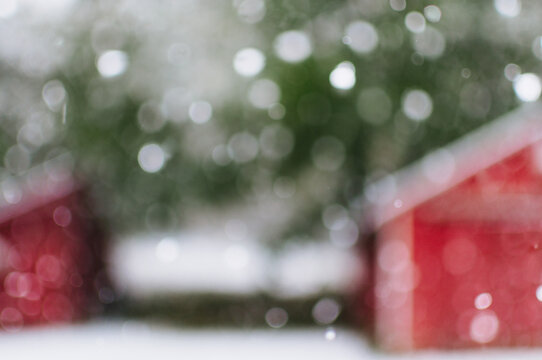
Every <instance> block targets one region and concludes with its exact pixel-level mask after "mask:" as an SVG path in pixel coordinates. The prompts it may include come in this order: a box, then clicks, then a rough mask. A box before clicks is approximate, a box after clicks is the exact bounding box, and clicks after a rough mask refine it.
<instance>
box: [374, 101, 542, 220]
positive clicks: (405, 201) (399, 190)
mask: <svg viewBox="0 0 542 360" xmlns="http://www.w3.org/2000/svg"><path fill="white" fill-rule="evenodd" d="M541 139H542V104H540V103H530V104H526V105H523V106H521V107H519V108H518V109H516V110H514V111H512V112H510V113H508V114H506V115H504V116H502V117H500V118H498V119H496V120H494V121H492V122H490V123H488V124H486V125H483V126H481V127H480V128H478V129H476V130H474V131H472V132H470V133H468V134H466V135H464V136H463V137H461V138H459V139H458V140H456V141H454V142H452V143H450V144H449V145H447V146H445V147H443V148H440V149H437V150H435V151H433V152H431V153H429V154H428V155H426V156H424V157H423V158H421V159H420V160H418V161H416V162H414V163H412V164H411V165H409V166H407V167H405V168H403V169H401V170H399V171H397V172H395V173H393V174H390V175H387V176H385V177H383V178H381V179H379V180H378V181H376V182H373V183H371V184H369V185H368V186H366V188H365V193H364V194H365V198H366V199H367V202H366V203H365V210H366V214H369V220H370V222H371V224H372V226H374V227H376V228H378V227H380V226H381V225H383V224H384V223H386V222H388V221H390V220H392V219H394V218H396V217H397V216H399V215H401V214H404V213H406V212H408V211H409V210H411V209H413V208H414V207H416V206H417V205H419V204H421V203H423V202H425V201H427V200H429V199H431V198H433V197H435V196H437V195H439V194H441V193H442V192H444V191H446V190H448V189H450V188H452V187H453V186H455V185H457V184H459V183H461V182H462V181H464V180H466V179H467V178H469V177H470V176H472V175H475V174H476V173H478V172H480V171H481V170H483V169H486V168H488V167H489V166H491V165H494V164H496V163H498V162H499V161H501V160H503V159H505V158H506V157H508V156H510V155H512V154H514V153H516V152H517V151H520V150H522V149H524V148H526V147H528V146H530V145H532V144H534V143H535V142H537V141H539V140H541Z"/></svg>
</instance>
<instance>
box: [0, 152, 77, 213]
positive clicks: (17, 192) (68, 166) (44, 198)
mask: <svg viewBox="0 0 542 360" xmlns="http://www.w3.org/2000/svg"><path fill="white" fill-rule="evenodd" d="M72 165H73V164H72V158H71V156H70V155H69V154H68V153H65V154H62V155H59V156H57V157H55V158H53V159H51V160H48V161H46V162H44V163H42V164H40V165H37V166H35V167H32V168H30V169H28V170H27V171H25V172H24V173H23V174H20V175H18V176H16V177H11V176H6V177H3V178H0V223H3V222H5V221H8V220H10V219H13V218H15V217H17V216H19V215H22V214H25V213H27V212H29V211H32V210H34V209H37V208H39V207H40V206H43V205H44V204H47V203H49V202H51V201H55V200H58V199H61V198H63V197H64V196H66V195H68V194H70V193H71V192H73V191H74V190H76V189H77V185H76V182H75V180H74V178H73V174H72Z"/></svg>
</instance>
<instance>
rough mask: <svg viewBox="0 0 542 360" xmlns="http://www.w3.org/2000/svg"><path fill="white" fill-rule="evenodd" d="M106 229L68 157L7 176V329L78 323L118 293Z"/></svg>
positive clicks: (1, 257)
mask: <svg viewBox="0 0 542 360" xmlns="http://www.w3.org/2000/svg"><path fill="white" fill-rule="evenodd" d="M102 252H103V235H102V234H101V233H100V232H99V230H98V227H97V226H96V224H95V221H94V219H93V218H92V215H91V212H90V211H89V208H88V205H87V203H86V200H85V196H84V191H83V190H82V188H81V187H78V186H77V185H76V182H75V181H74V179H73V177H72V176H71V173H70V172H69V171H66V168H65V167H64V166H63V165H62V162H59V160H58V159H57V160H56V161H50V162H48V163H45V164H43V165H42V166H39V167H37V168H34V169H32V170H30V171H29V172H28V174H26V175H25V176H24V177H22V178H19V179H4V180H3V181H0V330H1V329H3V330H7V331H17V330H19V329H21V328H22V327H23V326H24V325H26V324H39V323H58V322H70V321H74V320H78V319H81V318H83V317H85V316H87V315H89V314H93V313H98V312H100V311H101V308H102V305H101V303H100V301H99V300H100V299H101V300H102V303H103V302H104V300H105V302H108V301H109V300H111V299H112V291H111V290H110V288H109V287H108V286H107V277H106V276H105V273H104V272H103V265H102V264H103V262H102Z"/></svg>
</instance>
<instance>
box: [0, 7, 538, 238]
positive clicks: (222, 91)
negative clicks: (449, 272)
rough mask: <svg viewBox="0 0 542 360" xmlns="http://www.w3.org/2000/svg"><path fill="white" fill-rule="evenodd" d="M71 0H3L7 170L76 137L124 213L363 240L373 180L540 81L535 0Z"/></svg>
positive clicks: (99, 192) (75, 149)
mask: <svg viewBox="0 0 542 360" xmlns="http://www.w3.org/2000/svg"><path fill="white" fill-rule="evenodd" d="M58 3H59V4H60V5H58V6H57V8H55V9H53V10H54V12H53V10H51V9H47V11H48V13H47V16H44V11H45V9H44V8H43V7H40V6H38V5H28V4H27V5H24V6H23V4H19V5H20V6H19V7H17V6H16V7H15V8H13V9H11V10H10V8H6V9H7V10H6V9H0V16H1V17H2V19H1V21H2V22H1V23H0V31H2V33H3V34H6V36H3V37H2V40H0V68H1V69H2V72H1V74H2V75H1V79H2V81H1V83H0V117H1V119H2V122H1V123H0V126H1V127H2V129H3V131H2V133H1V134H0V151H1V152H2V154H3V156H4V157H3V158H4V167H3V168H2V172H1V176H2V179H4V180H5V179H8V178H10V177H12V176H14V175H17V174H18V173H21V172H24V171H25V170H26V169H28V167H29V166H31V164H32V163H38V162H41V161H43V160H44V159H46V158H48V157H51V156H54V155H56V154H59V153H61V152H65V151H67V152H69V154H71V157H72V159H73V162H74V164H75V166H76V168H77V169H78V170H79V171H80V172H81V173H82V174H84V177H85V178H86V179H87V181H88V182H89V183H90V184H91V185H92V187H93V189H94V193H95V194H96V199H97V202H98V204H99V205H100V209H101V210H102V214H103V216H104V217H105V218H107V220H108V221H109V222H111V223H113V224H115V226H117V227H118V228H119V229H143V228H146V229H150V230H163V229H169V228H175V227H177V226H180V225H181V224H182V223H183V221H188V219H190V218H191V216H190V214H191V213H193V212H197V211H199V210H200V209H201V208H202V207H203V205H202V204H204V203H210V204H212V205H213V206H218V207H220V206H223V205H224V204H230V202H231V201H234V202H235V201H237V200H238V199H242V200H243V201H244V202H245V203H248V204H250V206H252V208H254V209H257V211H255V212H254V214H256V215H257V217H259V219H260V220H261V221H263V222H265V221H268V222H269V221H270V222H271V223H272V224H275V225H276V226H275V225H274V226H272V227H271V228H272V230H273V231H269V232H264V233H262V235H261V236H262V238H264V239H265V240H282V239H287V238H290V237H292V236H294V235H299V234H313V235H314V234H318V233H321V232H322V231H330V236H331V238H332V240H334V242H336V244H337V245H339V246H349V245H351V244H353V242H354V241H355V238H356V236H357V232H356V229H355V228H353V227H352V224H353V223H354V224H355V222H353V219H352V216H357V215H349V213H350V214H357V213H356V211H355V210H356V209H358V207H359V203H360V201H361V199H362V198H363V188H364V185H365V184H366V182H367V181H369V180H371V179H374V178H375V177H379V176H382V175H384V174H386V173H389V172H391V171H393V170H395V169H397V168H398V167H400V166H403V165H405V164H408V163H409V162H411V161H413V160H415V159H417V158H419V157H420V156H421V155H423V154H424V153H426V152H427V151H429V150H431V149H434V148H436V147H439V146H442V145H445V144H446V143H448V142H449V141H451V140H453V139H455V138H457V137H458V136H460V135H462V134H464V133H466V132H468V131H470V130H471V129H474V128H476V127H478V126H480V125H481V124H482V123H484V122H486V121H489V120H490V119H493V118H495V117H496V116H498V115H500V114H503V113H504V112H506V111H508V110H510V109H512V108H514V107H516V106H517V105H518V104H519V103H520V102H521V101H532V100H536V99H538V96H539V95H540V81H539V78H538V77H537V76H536V75H534V77H530V78H528V77H525V76H524V75H525V74H526V73H533V74H538V73H539V72H540V67H541V66H540V65H541V64H540V60H541V59H542V45H541V43H540V37H539V35H540V34H541V33H542V25H540V22H539V21H538V19H539V16H540V15H541V13H542V7H540V5H539V3H537V2H536V1H525V0H523V1H520V0H495V1H489V0H486V1H479V2H472V1H466V0H461V1H453V2H449V1H433V2H427V1H415V0H409V1H405V0H390V1H382V0H356V1H354V0H352V1H324V0H313V1H308V0H306V1H296V2H291V1H264V0H234V1H233V2H231V3H230V2H221V3H219V4H217V3H216V2H212V1H202V2H198V1H190V0H183V1H161V2H151V1H143V0H140V1H119V2H114V3H110V2H108V1H96V2H75V1H64V2H63V1H60V2H58ZM529 81H530V82H529ZM514 90H515V92H516V95H514ZM533 92H534V93H533ZM533 94H534V95H533ZM529 96H530V97H529ZM2 189H3V190H2V191H4V192H5V191H8V190H6V187H3V188H2ZM236 199H237V200H236ZM358 210H359V209H358ZM256 215H255V216H256Z"/></svg>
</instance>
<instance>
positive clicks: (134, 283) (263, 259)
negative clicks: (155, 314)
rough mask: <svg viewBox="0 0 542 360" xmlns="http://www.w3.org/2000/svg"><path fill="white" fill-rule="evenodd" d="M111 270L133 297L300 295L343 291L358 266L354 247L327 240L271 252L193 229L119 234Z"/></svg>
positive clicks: (247, 241)
mask: <svg viewBox="0 0 542 360" xmlns="http://www.w3.org/2000/svg"><path fill="white" fill-rule="evenodd" d="M110 270H111V272H112V277H113V279H114V281H115V283H116V284H117V287H118V288H119V289H120V290H121V291H124V292H125V293H126V294H127V295H129V296H131V297H134V298H145V297H147V296H153V295H156V294H186V293H213V292H215V293H223V294H224V293H225V294H251V293H259V292H265V293H269V294H273V295H275V296H278V297H303V296H311V295H317V294H319V293H322V292H326V291H327V292H330V291H331V292H336V293H341V292H345V291H347V290H348V289H349V288H350V287H351V286H353V285H354V284H355V282H356V279H358V278H359V276H362V271H363V266H362V264H361V262H360V259H359V258H358V256H357V254H356V252H355V250H354V249H352V248H340V247H337V246H335V245H333V244H332V243H331V242H329V241H327V242H326V241H320V242H305V243H301V244H292V245H290V246H287V247H286V248H285V249H283V250H282V251H279V252H272V251H270V250H269V248H267V247H266V246H264V245H262V244H261V243H259V242H257V241H255V240H254V239H253V238H251V237H247V238H243V237H233V238H232V237H228V236H225V235H224V233H220V232H209V231H207V232H202V231H197V232H181V233H175V234H158V233H155V234H152V233H151V234H140V235H135V236H129V237H127V238H126V239H119V241H117V242H115V246H114V249H113V251H112V256H111V259H110Z"/></svg>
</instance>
